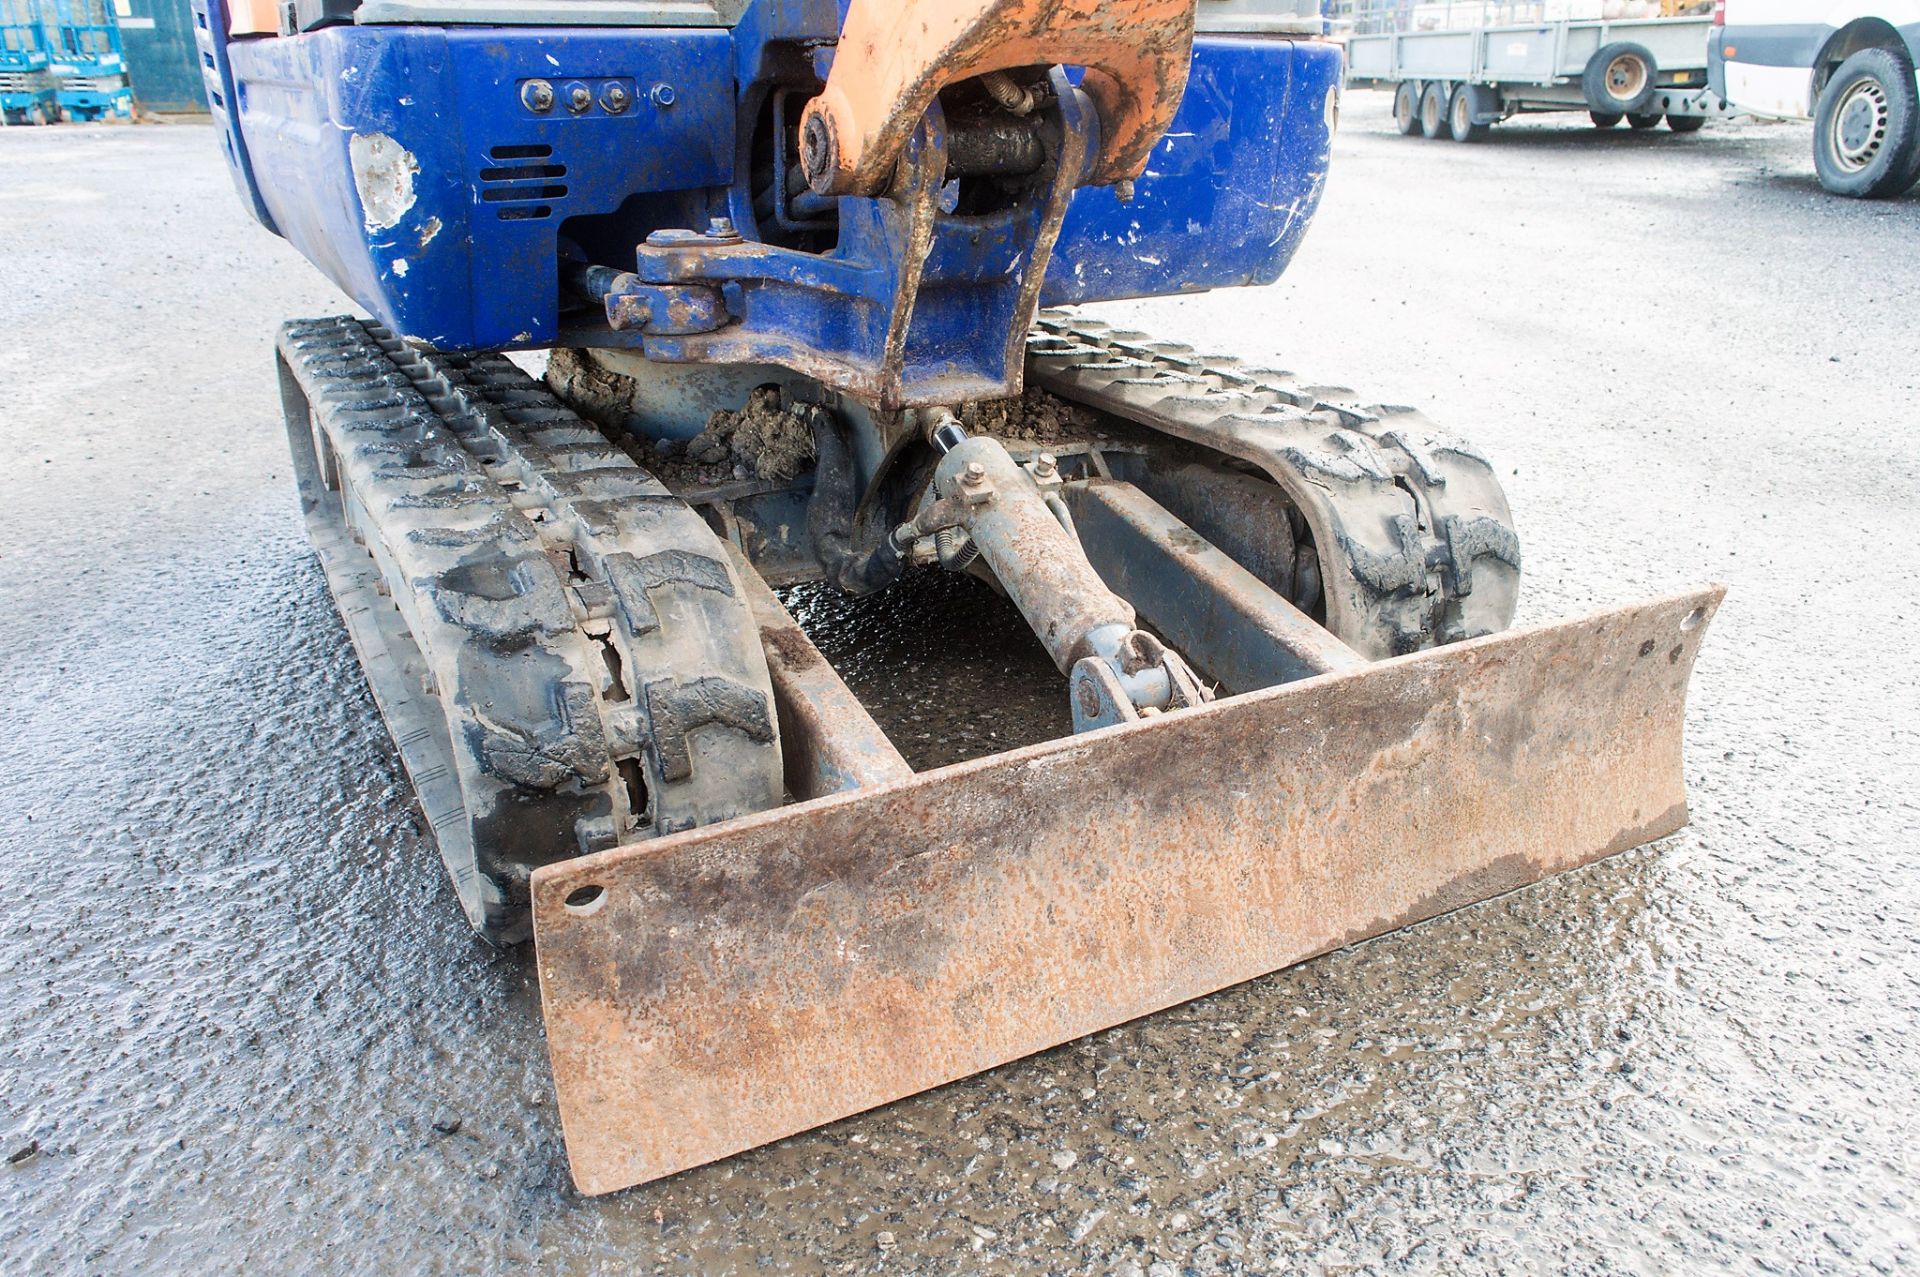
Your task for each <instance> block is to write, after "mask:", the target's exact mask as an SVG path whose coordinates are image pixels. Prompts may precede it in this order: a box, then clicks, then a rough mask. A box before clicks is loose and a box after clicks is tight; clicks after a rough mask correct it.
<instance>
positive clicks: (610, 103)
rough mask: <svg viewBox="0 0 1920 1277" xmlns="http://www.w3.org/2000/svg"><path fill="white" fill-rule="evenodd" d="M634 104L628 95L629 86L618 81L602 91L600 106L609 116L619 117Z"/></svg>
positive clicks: (606, 86)
mask: <svg viewBox="0 0 1920 1277" xmlns="http://www.w3.org/2000/svg"><path fill="white" fill-rule="evenodd" d="M632 102H633V98H632V97H631V96H630V95H629V94H628V93H627V86H626V85H624V84H620V83H618V82H617V81H616V82H614V83H610V84H607V85H605V86H603V87H602V88H601V90H600V106H601V109H603V110H604V111H606V112H607V113H608V114H609V115H618V114H620V113H621V112H622V111H624V110H626V109H627V107H628V106H629V105H631V104H632Z"/></svg>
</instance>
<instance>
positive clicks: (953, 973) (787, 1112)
mask: <svg viewBox="0 0 1920 1277" xmlns="http://www.w3.org/2000/svg"><path fill="white" fill-rule="evenodd" d="M1721 594H1722V591H1721V590H1720V589H1719V588H1709V589H1702V590H1697V591H1693V592H1690V593H1685V594H1678V595H1674V596H1671V597H1667V598H1662V599H1656V600H1653V601H1650V602H1646V603H1640V604H1636V605H1633V606H1628V607H1622V608H1617V609H1614V610H1611V611H1606V612H1600V613H1597V614H1595V615H1592V616H1588V617H1584V618H1581V619H1579V620H1574V621H1567V622H1562V623H1559V624H1554V625H1546V626H1540V627H1536V628H1532V629H1524V630H1515V631H1510V632H1508V633H1504V634H1498V635H1494V636H1491V637H1488V638H1482V639H1476V640H1472V641H1469V642H1465V643H1460V644H1456V645H1453V646H1450V647H1443V648H1438V649H1435V650H1431V651H1424V652H1418V653H1415V654H1413V655H1409V656H1404V657H1399V658H1395V659H1393V660H1388V661H1383V662H1380V663H1378V664H1373V665H1369V666H1366V667H1363V668H1361V669H1357V670H1352V671H1344V672H1339V673H1333V674H1327V675H1323V676H1320V677H1317V678H1312V679H1308V680H1305V681H1302V682H1297V683H1292V684H1287V685H1285V686H1281V687H1276V688H1272V689H1269V690H1266V691H1260V692H1254V693H1251V694H1248V695H1245V696H1238V697H1233V698H1230V699H1226V700H1221V701H1216V702H1214V703H1212V704H1210V705H1207V706H1203V707H1200V708H1196V709H1191V710H1184V711H1180V712H1178V713H1174V714H1169V715H1166V716H1164V717H1161V718H1157V719H1150V720H1146V721H1143V722H1140V723H1133V724H1128V725H1124V726H1121V727H1117V728H1111V729H1108V730H1105V731H1101V732H1095V733H1091V734H1088V735H1083V736H1078V737H1072V738H1068V739H1064V740H1057V741H1052V742H1049V743H1046V744H1042V745H1036V746H1032V747H1029V748H1025V749H1019V750H1014V751H1011V752H1009V753H1006V754H1001V755H998V756H995V757H991V758H985V759H979V760H976V761H974V762H969V763H962V764H959V765H956V766H952V767H946V768H942V769H940V770H938V771H932V772H927V773H924V774H922V775H919V776H915V777H913V778H912V779H910V780H901V781H897V782H894V783H890V784H885V785H880V786H876V787H872V788H867V789H862V790H856V791H852V792H849V793H844V794H838V795H833V796H829V797H826V798H820V799H816V800H814V801H811V802H805V803H800V804H796V805H794V806H790V807H786V808H783V809H781V810H778V811H772V812H766V813H762V814H759V815H754V816H747V817H744V818H741V819H738V820H734V821H730V822H728V823H726V824H722V825H714V826H710V827H707V828H703V829H698V830H694V831H691V832H688V833H684V834H678V835H675V836H673V837H670V838H663V839H660V840H658V841H654V842H647V843H636V844H631V845H627V846H622V847H618V848H614V849H612V850H610V851H605V852H600V853H598V854H595V855H592V856H588V857H585V858H582V859H579V860H574V861H568V862H565V863H561V864H555V865H550V866H547V867H545V868H542V869H540V870H539V871H537V873H536V874H535V876H534V880H533V894H534V918H535V934H536V939H537V945H538V961H539V968H540V983H541V990H542V995H543V998H544V1000H545V1008H546V1019H547V1033H548V1042H549V1047H550V1049H551V1052H552V1058H553V1072H554V1081H555V1085H556V1087H557V1089H558V1093H559V1101H560V1113H561V1119H562V1122H563V1125H564V1128H565V1132H566V1139H567V1147H568V1151H569V1154H570V1156H571V1160H572V1165H573V1174H574V1179H575V1182H576V1183H578V1185H579V1186H580V1188H581V1189H582V1190H583V1191H584V1192H587V1193H603V1192H609V1191H612V1190H615V1189H619V1188H624V1187H627V1186H629V1185H632V1184H638V1183H642V1182H644V1181H646V1180H650V1179H655V1178H657V1177H659V1176H662V1175H668V1174H672V1173H673V1172H675V1171H679V1170H683V1169H685V1168H687V1167H691V1166H697V1165H699V1164H701V1163H703V1162H709V1161H713V1160H715V1159H717V1158H721V1157H725V1156H727V1155H729V1154H732V1153H736V1152H739V1151H741V1150H743V1149H747V1148H751V1147H753V1146H755V1145H758V1144H763V1143H767V1142H769V1141H771V1140H776V1139H779V1138H781V1137H783V1136H786V1135H791V1134H793V1133H795V1132H797V1131H802V1130H805V1129H807V1128H809V1127H813V1126H818V1125H820V1124H822V1123H825V1122H829V1121H832V1120H834V1119H835V1118H840V1117H844V1116H847V1115H848V1114H852V1113H857V1112H859V1111H861V1110H863V1109H868V1108H872V1107H874V1106H876V1105H880V1104H885V1103H887V1102H889V1101H891V1100H896V1099H899V1098H901V1097H903V1096H907V1095H911V1094H913V1093H914V1092H916V1091H922V1090H925V1089H927V1088H929V1087H934V1086H939V1085H940V1084H942V1083H945V1082H949V1081H952V1080H954V1079H956V1078H961V1077H965V1076H967V1075H968V1074H971V1073H976V1072H979V1071H980V1070H982V1069H987V1068H991V1067H993V1066H994V1065H997V1064H1002V1063H1005V1062H1007V1061H1009V1060H1014V1059H1018V1058H1020V1057H1021V1056H1024V1055H1028V1054H1030V1053H1032V1052H1035V1051H1039V1050H1042V1049H1044V1048H1046V1047H1050V1046H1053V1045H1056V1044H1058V1043H1061V1042H1065V1041H1069V1040H1071V1039H1073V1038H1077V1037H1080V1036H1081V1035H1083V1034H1087V1033H1091V1032H1094V1031H1095V1030H1098V1029H1102V1028H1105V1027H1107V1026H1110V1025H1113V1024H1117V1023H1120V1022H1122V1021H1125V1020H1129V1019H1132V1018H1134V1017H1137V1016H1141V1015H1146V1014H1148V1013H1151V1012H1154V1011H1157V1010H1160V1009H1162V1008H1165V1007H1169V1006H1172V1005H1174V1004H1176V1003H1179V1002H1183V1001H1186V1000H1188V999H1190V998H1195V997H1199V996H1201V995H1203V994H1207V993H1210V992H1213V991H1214V990H1217V989H1220V988H1224V987H1226V986H1228V985H1232V984H1236V983H1239V982H1241V981H1244V980H1248V979H1251V978H1253V977H1256V976H1260V975H1264V974H1266V973H1268V972H1271V971H1274V970H1277V969H1279V968H1281V967H1285V966H1288V965H1290V964H1292V963H1296V962H1299V961H1302V960H1303V959H1306V958H1310V957H1313V956H1314V955H1316V954H1320V953H1325V952H1327V951H1328V950H1330V949H1336V948H1339V947H1341V946H1343V945H1348V944H1352V943H1354V942H1356V941H1358V940H1363V939H1366V938H1367V937H1370V936H1375V935H1379V934H1381V933H1382V932H1386V931H1391V930H1393V929H1395V928H1397V927H1402V926H1406V925H1408V924H1410V923H1414V922H1418V921H1421V920H1422V919H1425V918H1431V917H1433V916H1435V915H1437V914H1441V913H1445V912H1447V911H1448V910H1452V909H1457V908H1459V907H1461V906H1463V905H1467V904H1471V903H1474V902H1476V901H1480V900H1485V899H1487V898H1489V897H1491V896H1496V895H1499V894H1501V893H1503V892H1506V891H1511V890H1513V889H1514V888H1516V887H1521V886H1524V885H1526V884H1528V883H1531V882H1535V881H1537V880H1539V879H1540V878H1543V877H1546V876H1547V875H1549V874H1553V873H1558V872H1560V871H1562V870H1566V869H1571V868H1574V867H1575V866H1577V865H1582V864H1585V863H1587V862H1589V861H1592V860H1595V859H1598V858H1600V857H1602V856H1607V855H1611V854H1613V853H1615V852H1619V851H1623V850H1625V849H1627V848H1629V847H1634V846H1638V845H1639V844H1641V843H1644V842H1647V841H1648V840H1650V839H1653V838H1658V837H1660V836H1662V835H1664V834H1669V833H1672V832H1673V831H1674V830H1676V829H1678V828H1680V827H1681V826H1682V825H1683V824H1685V823H1686V818H1687V811H1686V798H1685V792H1684V786H1683V777H1682V770H1681V728H1682V719H1683V717H1684V709H1685V699H1686V690H1687V680H1688V676H1689V674H1690V671H1691V669H1692V665H1693V659H1694V655H1695V653H1696V652H1697V651H1698V649H1699V644H1700V640H1701V637H1702V636H1703V634H1704V633H1705V630H1706V622H1707V621H1708V619H1709V618H1710V617H1711V615H1712V613H1713V611H1714V609H1715V607H1716V606H1717V605H1718V603H1719V600H1720V597H1721Z"/></svg>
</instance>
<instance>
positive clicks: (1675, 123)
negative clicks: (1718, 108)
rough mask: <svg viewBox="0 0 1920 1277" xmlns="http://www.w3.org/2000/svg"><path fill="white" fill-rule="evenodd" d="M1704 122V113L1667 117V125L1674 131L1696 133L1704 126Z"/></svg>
mask: <svg viewBox="0 0 1920 1277" xmlns="http://www.w3.org/2000/svg"><path fill="white" fill-rule="evenodd" d="M1706 123H1707V117H1706V116H1704V115H1669V116H1668V117H1667V127H1668V128H1670V129H1672V130H1673V131H1674V132H1675V133H1698V132H1699V131H1700V130H1701V129H1703V128H1705V127H1706Z"/></svg>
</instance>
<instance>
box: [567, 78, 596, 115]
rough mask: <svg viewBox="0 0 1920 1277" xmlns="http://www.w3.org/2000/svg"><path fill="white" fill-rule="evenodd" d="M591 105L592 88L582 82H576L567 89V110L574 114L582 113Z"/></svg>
mask: <svg viewBox="0 0 1920 1277" xmlns="http://www.w3.org/2000/svg"><path fill="white" fill-rule="evenodd" d="M592 105H593V90H592V89H589V88H588V87H587V86H586V85H584V84H576V85H574V86H573V87H572V88H570V89H568V90H567V110H569V111H572V112H573V113H574V114H575V115H582V114H584V113H585V112H586V111H587V109H588V108H589V107H591V106H592Z"/></svg>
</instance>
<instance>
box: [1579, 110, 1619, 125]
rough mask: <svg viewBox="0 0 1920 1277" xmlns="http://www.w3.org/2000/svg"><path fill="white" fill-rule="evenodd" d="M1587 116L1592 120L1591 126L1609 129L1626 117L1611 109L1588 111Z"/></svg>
mask: <svg viewBox="0 0 1920 1277" xmlns="http://www.w3.org/2000/svg"><path fill="white" fill-rule="evenodd" d="M1587 118H1588V119H1590V120H1592V121H1593V127H1594V128H1596V129H1610V128H1612V127H1613V126H1614V125H1616V124H1618V123H1620V121H1622V120H1624V119H1626V118H1627V117H1626V116H1624V115H1618V114H1616V113H1614V112H1612V111H1588V112H1587Z"/></svg>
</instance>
